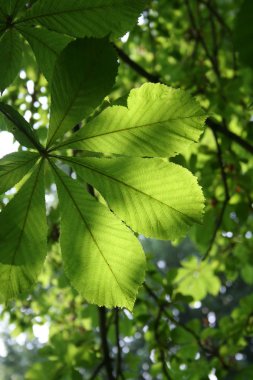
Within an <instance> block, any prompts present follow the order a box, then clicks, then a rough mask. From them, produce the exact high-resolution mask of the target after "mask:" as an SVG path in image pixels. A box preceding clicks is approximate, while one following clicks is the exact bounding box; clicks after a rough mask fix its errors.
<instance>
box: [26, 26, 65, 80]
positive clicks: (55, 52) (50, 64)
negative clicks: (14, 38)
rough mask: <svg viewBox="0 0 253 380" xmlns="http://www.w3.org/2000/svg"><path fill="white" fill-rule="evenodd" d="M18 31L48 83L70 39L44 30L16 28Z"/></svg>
mask: <svg viewBox="0 0 253 380" xmlns="http://www.w3.org/2000/svg"><path fill="white" fill-rule="evenodd" d="M18 30H19V31H20V33H21V34H22V35H23V36H24V38H25V39H26V40H27V41H28V42H29V44H30V46H31V48H32V50H33V52H34V55H35V57H36V60H37V62H38V65H39V67H40V69H41V71H42V73H43V74H44V75H45V77H46V79H47V80H48V81H50V80H51V77H52V74H53V70H54V65H55V62H56V59H57V58H58V56H59V54H60V52H61V51H62V50H63V49H64V48H65V47H66V45H67V44H68V43H69V42H70V41H71V40H72V39H71V38H70V37H67V36H64V35H63V34H59V33H56V32H52V31H49V30H47V29H45V28H29V27H18Z"/></svg>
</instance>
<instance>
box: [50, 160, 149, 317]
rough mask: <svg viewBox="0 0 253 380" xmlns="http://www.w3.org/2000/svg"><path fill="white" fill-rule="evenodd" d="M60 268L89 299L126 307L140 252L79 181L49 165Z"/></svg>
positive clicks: (137, 279) (138, 273)
mask: <svg viewBox="0 0 253 380" xmlns="http://www.w3.org/2000/svg"><path fill="white" fill-rule="evenodd" d="M53 168H54V169H53V170H54V173H55V180H56V184H57V189H58V194H59V200H60V212H61V235H60V244H61V250H62V256H63V260H64V266H65V270H66V273H67V275H68V277H69V279H70V281H71V283H72V284H73V286H74V287H75V288H76V289H77V290H78V291H79V292H80V293H81V294H82V295H83V296H84V297H85V298H86V299H87V301H89V302H90V303H95V304H97V305H100V306H102V305H104V306H107V307H114V306H119V307H126V308H128V309H129V310H132V308H133V305H134V301H135V298H136V294H137V291H138V288H139V286H140V285H141V283H142V282H143V280H144V272H145V257H144V253H143V250H142V248H141V245H140V243H139V242H138V240H137V239H136V238H135V237H134V235H133V234H132V233H131V231H130V230H129V229H128V228H127V227H126V226H125V225H124V224H123V223H122V222H121V221H120V220H119V219H118V218H117V217H116V216H115V215H114V214H113V213H112V212H111V211H110V210H109V209H107V208H106V207H105V206H104V205H102V204H101V203H99V202H98V201H97V200H96V199H95V198H93V197H92V196H91V195H90V194H88V193H87V192H86V191H85V189H84V187H83V185H82V184H80V183H78V181H74V180H73V179H71V178H69V177H68V176H66V175H65V174H64V173H63V172H61V171H60V170H59V169H57V168H56V167H55V166H53Z"/></svg>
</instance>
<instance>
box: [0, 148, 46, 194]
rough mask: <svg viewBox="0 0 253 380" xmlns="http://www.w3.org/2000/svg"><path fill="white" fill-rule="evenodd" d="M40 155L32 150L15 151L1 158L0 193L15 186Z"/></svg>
mask: <svg viewBox="0 0 253 380" xmlns="http://www.w3.org/2000/svg"><path fill="white" fill-rule="evenodd" d="M38 158H39V155H38V154H36V153H32V152H15V153H10V154H8V155H7V156H4V157H3V158H2V159H1V160H0V193H4V192H5V191H7V190H9V189H10V188H12V187H13V186H15V185H16V184H17V183H18V182H19V181H20V180H21V179H22V178H23V177H24V176H25V175H26V173H28V171H29V170H30V169H31V168H32V167H33V166H34V165H35V162H36V161H37V159H38Z"/></svg>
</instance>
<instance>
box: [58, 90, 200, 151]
mask: <svg viewBox="0 0 253 380" xmlns="http://www.w3.org/2000/svg"><path fill="white" fill-rule="evenodd" d="M205 119H206V115H205V114H204V112H203V111H202V109H201V107H200V106H199V104H198V103H197V102H196V101H195V100H194V99H193V98H192V97H191V96H190V95H189V94H188V93H187V92H185V91H182V90H175V89H173V88H169V87H167V86H164V85H162V84H152V83H147V84H144V85H143V86H142V87H140V88H139V89H134V90H132V91H131V92H130V95H129V97H128V108H126V107H122V106H114V107H111V108H108V109H106V110H105V111H103V112H102V113H101V114H100V115H99V116H98V117H96V118H95V119H93V120H92V121H91V122H90V123H88V124H87V125H86V126H85V127H84V128H82V129H81V130H80V131H79V132H77V133H76V134H75V135H74V136H73V137H71V138H69V139H68V140H66V141H65V142H63V143H62V144H59V147H60V146H62V147H66V146H68V147H72V148H76V149H86V150H91V151H98V152H106V153H117V154H122V155H129V156H156V157H157V156H159V157H170V156H173V155H175V153H180V152H182V151H184V150H185V149H186V148H187V147H188V146H189V144H190V143H192V142H197V141H198V139H199V136H200V134H201V133H202V132H203V124H204V122H205Z"/></svg>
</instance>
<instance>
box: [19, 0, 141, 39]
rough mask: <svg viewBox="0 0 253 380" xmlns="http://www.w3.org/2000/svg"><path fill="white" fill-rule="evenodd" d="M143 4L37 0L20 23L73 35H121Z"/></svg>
mask: <svg viewBox="0 0 253 380" xmlns="http://www.w3.org/2000/svg"><path fill="white" fill-rule="evenodd" d="M144 7H145V1H143V0H72V1H69V0H38V1H37V2H36V3H35V4H34V5H33V6H32V8H31V9H30V10H29V11H28V12H27V14H26V15H25V16H24V18H23V20H20V22H22V23H23V22H25V23H28V22H31V23H33V24H34V23H39V24H41V25H43V26H45V27H46V28H48V29H51V30H55V31H56V32H60V33H64V34H69V35H70V36H73V37H86V36H87V37H99V38H101V37H105V36H106V35H109V34H111V33H113V34H117V35H118V36H121V35H123V34H124V33H126V32H127V31H129V29H130V28H131V27H132V26H133V25H134V23H135V22H136V20H137V17H138V16H139V14H140V12H141V11H142V10H143V8H144Z"/></svg>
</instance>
